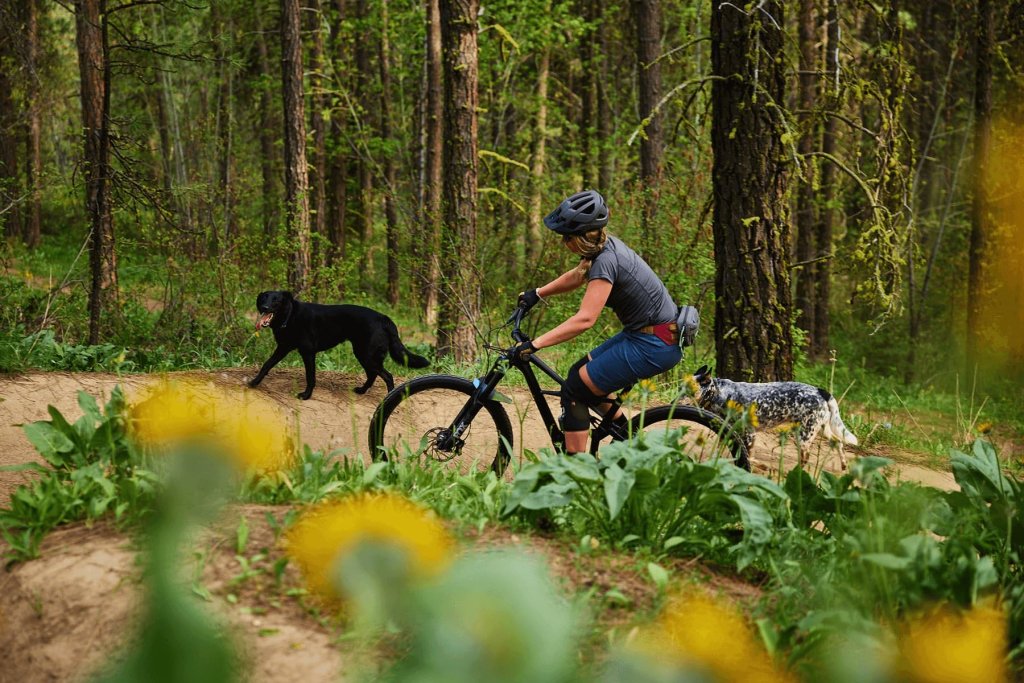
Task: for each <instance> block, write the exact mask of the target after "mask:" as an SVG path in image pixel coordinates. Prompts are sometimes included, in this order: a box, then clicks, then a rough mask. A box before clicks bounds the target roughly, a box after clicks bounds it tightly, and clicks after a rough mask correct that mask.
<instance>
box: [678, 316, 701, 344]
mask: <svg viewBox="0 0 1024 683" xmlns="http://www.w3.org/2000/svg"><path fill="white" fill-rule="evenodd" d="M676 325H678V326H679V348H681V349H685V348H686V347H687V346H693V342H694V339H696V337H697V330H698V329H699V328H700V314H699V313H698V312H697V309H696V308H694V307H693V306H681V307H680V308H679V314H678V315H677V316H676Z"/></svg>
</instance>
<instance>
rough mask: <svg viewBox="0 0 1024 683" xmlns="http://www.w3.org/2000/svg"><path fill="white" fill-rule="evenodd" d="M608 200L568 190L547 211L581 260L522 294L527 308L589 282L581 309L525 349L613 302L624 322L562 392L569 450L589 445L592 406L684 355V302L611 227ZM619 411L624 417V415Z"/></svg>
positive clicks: (572, 330)
mask: <svg viewBox="0 0 1024 683" xmlns="http://www.w3.org/2000/svg"><path fill="white" fill-rule="evenodd" d="M607 224H608V206H607V204H606V203H605V201H604V197H602V196H601V194H600V193H598V192H596V191H595V190H585V191H583V192H578V193H576V194H574V195H572V196H570V197H568V198H566V199H565V200H564V201H563V202H562V203H561V204H560V205H559V206H558V208H557V209H555V210H554V211H552V212H551V213H550V214H548V216H547V217H546V218H545V219H544V225H546V226H547V227H548V228H550V229H551V230H553V231H554V232H556V233H558V234H559V235H561V236H562V243H563V244H564V245H565V246H566V248H567V249H568V250H569V251H571V252H572V253H573V254H576V255H577V256H579V257H580V262H579V264H578V265H577V266H576V267H574V268H572V269H571V270H568V271H566V272H565V273H563V274H562V275H560V276H558V277H557V278H555V279H554V280H552V281H551V282H549V283H547V284H545V285H542V286H540V287H537V288H536V289H530V290H528V291H525V292H523V293H521V294H520V295H519V305H520V306H523V307H524V308H526V309H530V308H532V307H533V306H535V305H536V304H537V303H538V302H539V301H542V300H543V299H544V298H546V297H549V296H553V295H555V294H562V293H564V292H570V291H572V290H574V289H578V288H579V287H581V286H583V285H584V284H586V291H585V292H584V294H583V301H582V302H581V303H580V308H579V310H578V311H577V312H576V313H575V314H574V315H572V316H570V317H569V318H567V319H566V320H564V321H563V322H562V323H560V324H559V325H557V326H555V327H554V328H552V329H551V330H548V331H547V332H545V333H543V334H541V335H539V336H538V337H537V338H536V339H533V340H532V341H524V342H522V343H520V344H518V345H517V346H516V347H515V351H514V353H515V354H516V355H518V356H520V357H522V356H525V355H528V354H530V353H533V352H534V351H537V350H539V349H543V348H546V347H548V346H554V345H556V344H561V343H562V342H564V341H567V340H569V339H572V338H573V337H576V336H578V335H580V334H582V333H583V332H585V331H587V330H589V329H590V328H591V327H593V326H594V324H595V323H596V322H597V319H598V317H599V316H600V314H601V311H602V310H604V307H605V306H609V307H610V308H611V309H612V311H614V313H615V315H616V316H617V317H618V318H619V321H620V322H621V323H622V327H623V330H622V331H621V332H619V333H618V334H615V335H614V336H612V337H611V338H610V339H608V340H606V341H605V342H604V343H602V344H601V345H600V346H598V347H597V348H595V349H594V350H592V351H591V352H590V353H588V354H587V355H586V356H584V357H583V358H581V359H579V360H578V361H577V362H576V363H575V364H573V366H572V367H571V368H569V373H568V375H567V376H566V382H565V387H564V389H563V390H562V392H561V404H562V429H563V431H564V432H565V447H566V452H568V453H570V454H571V453H582V452H585V451H586V450H587V439H588V436H589V428H590V414H589V411H588V406H589V407H597V408H601V407H602V406H604V405H606V404H607V398H608V396H609V394H611V393H612V392H615V391H618V390H620V389H622V388H623V387H626V386H628V385H632V384H634V383H636V382H637V381H638V380H640V379H645V378H648V377H653V376H654V375H657V374H659V373H662V372H665V371H666V370H669V369H670V368H672V367H673V366H675V365H676V363H678V362H679V360H680V359H681V358H682V350H681V349H680V347H679V330H678V326H677V324H676V317H677V314H678V312H679V308H678V306H677V305H676V303H675V301H673V300H672V296H671V295H670V294H669V292H668V289H667V288H666V287H665V285H664V283H662V281H661V279H660V278H659V277H658V276H657V275H655V273H654V271H653V270H651V267H650V266H649V265H647V262H645V261H644V260H643V259H642V258H640V256H639V255H638V254H637V253H636V252H635V251H633V250H632V249H630V248H629V247H628V246H626V244H625V243H624V242H623V241H622V240H620V239H619V238H617V237H615V236H613V235H609V234H608V233H607V232H606V231H605V226H607ZM617 419H622V420H624V419H625V418H624V417H621V416H618V417H617Z"/></svg>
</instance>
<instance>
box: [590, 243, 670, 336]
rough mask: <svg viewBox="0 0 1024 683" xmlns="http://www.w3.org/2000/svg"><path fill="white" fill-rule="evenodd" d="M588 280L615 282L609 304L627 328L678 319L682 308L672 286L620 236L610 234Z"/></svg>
mask: <svg viewBox="0 0 1024 683" xmlns="http://www.w3.org/2000/svg"><path fill="white" fill-rule="evenodd" d="M587 279H588V280H607V281H608V282H610V283H612V291H611V294H609V295H608V304H607V305H608V306H610V307H611V309H612V310H613V311H615V315H617V316H618V318H619V321H620V322H622V326H623V327H624V328H626V329H627V330H638V329H640V328H641V327H644V326H646V325H658V324H661V323H667V322H671V321H673V320H675V319H676V313H677V311H678V308H677V306H676V303H675V302H674V301H673V300H672V295H671V294H669V293H668V288H666V287H665V285H664V283H663V282H662V281H661V279H660V278H659V277H658V276H657V275H655V274H654V271H653V270H651V267H650V266H649V265H647V262H646V261H644V260H643V259H642V258H640V256H639V255H638V254H637V253H636V252H635V251H633V250H632V249H630V248H629V247H627V246H626V245H625V243H624V242H623V241H622V240H620V239H619V238H618V237H612V236H611V235H608V240H607V241H606V242H605V244H604V249H602V250H601V253H600V254H598V255H597V256H596V257H595V258H594V261H593V263H592V264H591V266H590V273H589V274H588V275H587Z"/></svg>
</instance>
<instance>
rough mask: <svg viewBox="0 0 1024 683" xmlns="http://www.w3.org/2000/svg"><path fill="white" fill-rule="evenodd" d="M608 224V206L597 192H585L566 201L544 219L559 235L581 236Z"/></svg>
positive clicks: (545, 223) (578, 193)
mask: <svg viewBox="0 0 1024 683" xmlns="http://www.w3.org/2000/svg"><path fill="white" fill-rule="evenodd" d="M607 224H608V205H607V204H605V203H604V197H602V196H601V193H600V192H598V191H597V190H584V191H583V192H577V193H576V194H574V195H572V196H570V197H568V198H567V199H565V200H564V201H563V202H562V203H561V204H559V205H558V208H557V209H555V210H554V211H552V212H551V213H549V214H548V215H547V217H546V218H545V219H544V225H546V226H548V227H549V228H551V229H552V230H554V231H555V232H557V233H558V234H559V235H580V234H582V233H585V232H590V231H591V230H597V229H598V228H603V227H604V226H606V225H607Z"/></svg>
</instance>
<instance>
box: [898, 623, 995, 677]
mask: <svg viewBox="0 0 1024 683" xmlns="http://www.w3.org/2000/svg"><path fill="white" fill-rule="evenodd" d="M1006 648H1007V636H1006V618H1005V616H1004V615H1003V612H1002V611H1001V610H999V609H995V608H992V607H975V608H974V609H972V610H970V611H969V612H964V613H960V612H957V611H954V610H952V609H950V608H948V607H942V608H937V609H935V610H933V611H931V612H929V613H927V614H924V615H921V616H919V617H917V618H915V619H913V620H911V621H910V622H909V623H908V624H907V625H906V627H905V629H904V631H903V632H902V633H901V634H900V638H899V653H900V664H899V668H900V671H899V672H898V673H899V679H900V680H902V681H908V682H911V683H946V682H947V681H948V682H949V683H954V682H955V683H973V682H974V681H977V682H978V683H982V681H984V682H986V683H1000V682H1001V681H1006V680H1007V670H1006Z"/></svg>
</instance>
